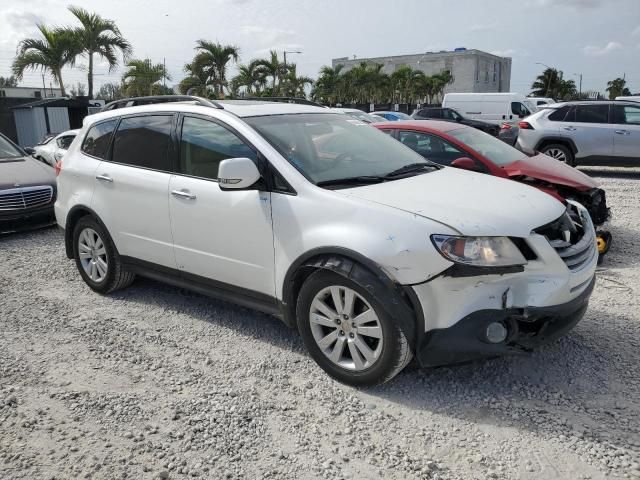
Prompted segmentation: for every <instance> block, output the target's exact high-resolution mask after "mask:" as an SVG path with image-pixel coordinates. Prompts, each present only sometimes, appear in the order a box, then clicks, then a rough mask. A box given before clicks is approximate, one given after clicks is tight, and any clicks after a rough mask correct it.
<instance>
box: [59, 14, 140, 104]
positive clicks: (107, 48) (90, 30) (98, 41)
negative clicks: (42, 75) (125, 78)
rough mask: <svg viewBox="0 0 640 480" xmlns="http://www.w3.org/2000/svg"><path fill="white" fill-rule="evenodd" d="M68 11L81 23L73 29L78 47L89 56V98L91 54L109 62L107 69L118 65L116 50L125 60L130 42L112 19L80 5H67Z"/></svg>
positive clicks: (90, 94) (91, 93)
mask: <svg viewBox="0 0 640 480" xmlns="http://www.w3.org/2000/svg"><path fill="white" fill-rule="evenodd" d="M69 11H70V12H71V13H72V14H73V15H74V16H75V17H76V18H77V19H78V20H80V23H81V24H82V26H81V27H78V28H76V29H74V30H73V32H74V35H75V37H76V40H77V42H78V48H79V49H80V51H81V52H82V53H83V54H84V55H86V56H87V57H88V58H89V71H88V73H87V83H88V84H89V98H93V55H94V54H95V53H97V54H98V56H100V57H101V58H103V59H105V60H106V61H107V63H108V64H109V71H110V72H111V71H113V69H114V68H115V67H116V66H117V65H118V58H117V55H116V52H117V51H118V50H120V51H121V52H122V59H123V61H126V59H127V58H128V56H129V55H130V54H131V44H130V43H129V42H128V41H126V40H125V39H124V38H123V37H122V35H121V34H120V30H119V29H118V27H117V26H116V24H115V22H113V20H107V19H105V18H102V17H101V16H100V15H98V14H96V13H89V12H88V11H86V10H85V9H83V8H80V7H69Z"/></svg>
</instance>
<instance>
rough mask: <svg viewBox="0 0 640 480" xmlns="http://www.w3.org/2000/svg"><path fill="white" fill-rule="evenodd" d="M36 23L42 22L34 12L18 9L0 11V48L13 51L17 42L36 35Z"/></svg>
mask: <svg viewBox="0 0 640 480" xmlns="http://www.w3.org/2000/svg"><path fill="white" fill-rule="evenodd" d="M38 23H43V20H42V18H41V17H40V16H39V15H36V14H35V13H30V12H24V11H18V10H6V11H4V12H0V25H2V26H3V27H2V29H0V49H2V50H12V51H14V52H15V49H16V47H17V45H18V42H20V41H21V40H23V39H24V38H27V37H32V36H36V35H37V27H36V24H38Z"/></svg>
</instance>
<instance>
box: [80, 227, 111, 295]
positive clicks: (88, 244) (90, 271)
mask: <svg viewBox="0 0 640 480" xmlns="http://www.w3.org/2000/svg"><path fill="white" fill-rule="evenodd" d="M78 255H79V256H80V264H81V265H82V268H83V269H84V272H85V273H86V274H87V276H88V277H89V278H90V279H91V280H93V281H94V282H96V283H100V282H102V281H103V280H104V279H105V277H106V276H107V272H108V271H109V264H108V262H107V250H106V249H105V246H104V242H103V241H102V239H101V238H100V235H98V233H97V232H96V231H95V230H94V229H92V228H88V227H87V228H84V229H83V230H82V231H81V232H80V236H79V237H78Z"/></svg>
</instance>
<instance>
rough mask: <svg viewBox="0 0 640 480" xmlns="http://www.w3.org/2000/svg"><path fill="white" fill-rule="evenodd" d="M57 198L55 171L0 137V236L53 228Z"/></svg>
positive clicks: (2, 136) (5, 138)
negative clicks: (28, 230)
mask: <svg viewBox="0 0 640 480" xmlns="http://www.w3.org/2000/svg"><path fill="white" fill-rule="evenodd" d="M55 198H56V176H55V173H54V171H53V168H51V167H49V166H48V165H45V164H43V163H41V162H39V161H38V160H36V159H34V158H32V157H30V156H29V155H27V154H26V153H25V152H24V151H23V150H22V149H21V148H20V147H18V146H17V145H16V144H14V143H13V142H12V141H11V140H9V139H8V138H7V137H5V136H4V135H2V134H0V233H9V232H16V231H20V230H26V229H29V228H41V227H46V226H49V225H53V224H54V223H55V216H54V213H53V203H54V202H55Z"/></svg>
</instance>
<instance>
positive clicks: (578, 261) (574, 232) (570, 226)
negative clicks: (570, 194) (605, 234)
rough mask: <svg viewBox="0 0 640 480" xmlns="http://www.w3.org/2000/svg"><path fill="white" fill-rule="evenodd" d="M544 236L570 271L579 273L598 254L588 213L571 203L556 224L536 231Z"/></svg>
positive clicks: (553, 223)
mask: <svg viewBox="0 0 640 480" xmlns="http://www.w3.org/2000/svg"><path fill="white" fill-rule="evenodd" d="M536 233H539V234H540V235H544V236H545V237H547V240H549V243H550V244H551V246H552V247H553V248H554V249H555V251H556V252H558V255H560V258H561V259H562V260H563V261H564V263H565V264H566V265H567V267H568V268H569V270H571V271H572V272H577V271H579V270H581V269H582V268H583V267H584V266H585V265H587V264H588V263H589V262H591V261H592V260H593V257H594V256H595V255H597V254H598V249H597V246H596V237H595V233H594V230H593V225H592V223H591V219H590V218H589V215H588V213H586V212H585V211H584V210H580V209H578V208H577V207H576V206H575V205H574V204H573V202H570V203H569V205H568V207H567V211H566V212H565V213H564V215H562V217H560V218H559V219H558V220H556V221H555V222H552V223H550V224H549V225H545V226H543V227H540V228H538V229H537V230H536Z"/></svg>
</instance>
